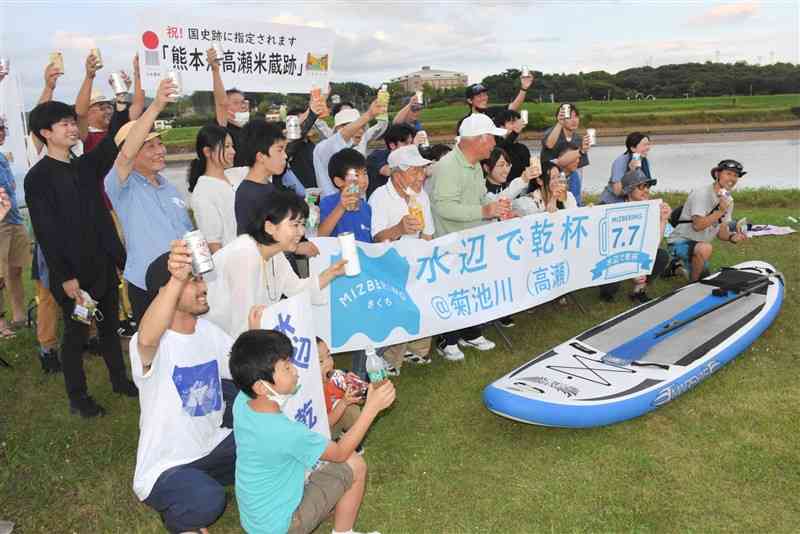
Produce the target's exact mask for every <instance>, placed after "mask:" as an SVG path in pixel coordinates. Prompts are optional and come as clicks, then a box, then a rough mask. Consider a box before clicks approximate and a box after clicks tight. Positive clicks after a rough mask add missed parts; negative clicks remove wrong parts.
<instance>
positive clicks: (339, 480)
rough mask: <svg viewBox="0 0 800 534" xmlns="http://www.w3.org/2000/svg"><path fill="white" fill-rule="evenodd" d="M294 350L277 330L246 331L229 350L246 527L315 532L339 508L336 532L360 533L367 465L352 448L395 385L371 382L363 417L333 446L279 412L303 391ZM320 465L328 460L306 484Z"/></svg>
mask: <svg viewBox="0 0 800 534" xmlns="http://www.w3.org/2000/svg"><path fill="white" fill-rule="evenodd" d="M292 352H293V347H292V343H291V341H289V338H287V337H286V336H285V335H283V334H282V333H280V332H276V331H274V330H249V331H247V332H244V333H243V334H242V335H240V336H239V338H238V339H237V340H236V342H235V343H234V344H233V348H232V349H231V356H230V370H231V375H232V376H233V380H234V382H235V383H236V385H237V386H238V387H239V388H240V389H241V392H240V393H239V395H237V397H236V400H235V401H234V405H233V432H234V438H235V441H236V500H237V502H238V504H239V514H240V521H241V523H242V527H244V529H245V530H246V531H247V532H249V533H251V534H255V533H258V534H261V533H284V532H289V533H292V534H294V533H300V532H304V533H305V532H312V531H313V530H314V529H316V528H317V526H318V525H319V524H320V523H321V522H322V521H324V520H325V519H326V518H327V517H328V515H329V514H330V512H331V510H334V519H333V525H334V527H333V533H332V534H356V533H354V532H353V530H352V529H353V525H354V524H355V521H356V517H357V516H358V509H359V507H360V506H361V500H362V498H363V496H364V488H365V485H366V478H367V464H366V463H365V462H364V459H363V457H361V456H360V455H358V454H356V453H355V452H354V451H355V449H356V447H357V446H358V444H359V443H360V442H361V440H362V439H363V438H364V434H366V432H367V430H368V429H369V427H370V425H371V424H372V422H373V421H374V419H375V417H376V416H377V415H378V413H380V412H381V411H382V410H384V409H386V408H388V407H389V406H390V405H391V404H392V402H394V398H395V390H394V385H392V383H391V382H386V383H384V384H382V385H380V386H378V387H374V386H372V385H370V387H369V391H368V395H367V401H366V404H365V405H364V409H363V410H362V412H361V416H360V417H359V418H358V420H357V421H356V422H355V424H354V425H353V426H352V427H351V428H350V430H348V431H347V432H346V433H345V434H344V435H343V436H342V437H341V438H340V439H339V441H338V442H335V441H330V440H328V439H327V438H326V437H325V436H323V435H321V434H319V433H317V432H314V431H312V430H310V429H309V428H307V427H306V426H305V425H304V424H303V423H300V422H297V421H293V420H291V419H289V418H288V417H286V416H285V415H284V414H283V412H281V408H282V407H283V405H284V404H285V403H286V401H287V400H288V399H289V398H290V397H291V396H292V395H293V394H295V393H296V392H297V389H298V388H297V378H298V377H297V369H296V368H295V367H294V365H292V363H291V362H290V360H289V358H290V357H291V355H292ZM319 460H325V461H327V462H330V463H328V464H325V465H323V466H322V467H320V468H319V469H316V470H315V471H313V472H312V473H311V475H310V476H309V477H308V480H306V481H305V482H304V476H305V471H306V470H310V469H312V468H313V467H314V466H315V465H316V464H317V462H318V461H319Z"/></svg>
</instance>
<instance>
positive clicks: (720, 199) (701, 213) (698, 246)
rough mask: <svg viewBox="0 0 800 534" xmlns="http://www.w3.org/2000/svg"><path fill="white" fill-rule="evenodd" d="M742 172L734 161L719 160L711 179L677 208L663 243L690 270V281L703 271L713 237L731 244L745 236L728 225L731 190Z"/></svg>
mask: <svg viewBox="0 0 800 534" xmlns="http://www.w3.org/2000/svg"><path fill="white" fill-rule="evenodd" d="M745 174H747V173H746V172H745V171H744V168H743V167H742V164H741V163H739V162H738V161H736V160H732V159H724V160H722V161H720V162H719V164H718V165H717V166H716V167H714V168H713V169H711V177H712V178H713V179H714V183H713V184H711V185H710V186H705V187H701V188H700V189H695V190H693V191H692V192H691V193H689V198H688V199H687V200H686V203H685V204H684V205H683V207H682V208H681V211H680V217H679V220H678V224H677V226H676V227H675V230H674V231H673V232H672V233H671V234H670V236H669V238H668V239H667V246H668V247H669V251H670V253H671V254H672V256H673V257H676V258H678V259H679V260H680V261H681V262H682V263H683V265H684V267H685V268H686V269H689V270H690V271H691V272H690V276H689V279H690V281H692V282H696V281H697V280H699V279H700V278H703V277H704V276H706V275H707V273H708V261H709V259H711V252H712V251H713V247H712V246H711V241H713V240H714V238H715V237H719V238H720V239H721V240H723V241H730V242H731V243H734V244H736V243H738V242H740V241H744V240H745V239H747V234H745V233H744V232H731V230H730V227H729V226H728V223H730V222H731V220H732V217H733V197H731V191H733V190H734V188H735V187H736V184H737V182H738V181H739V178H741V177H742V176H744V175H745ZM676 209H677V208H676Z"/></svg>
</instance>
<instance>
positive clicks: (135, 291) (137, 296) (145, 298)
mask: <svg viewBox="0 0 800 534" xmlns="http://www.w3.org/2000/svg"><path fill="white" fill-rule="evenodd" d="M128 298H129V299H130V301H131V308H133V320H134V321H135V322H136V324H137V325H138V324H139V323H141V322H142V317H143V316H144V312H146V311H147V308H148V307H149V306H150V303H151V302H153V299H152V298H150V294H149V293H148V292H147V291H145V290H144V289H141V288H140V287H137V286H135V285H134V284H132V283H131V282H128Z"/></svg>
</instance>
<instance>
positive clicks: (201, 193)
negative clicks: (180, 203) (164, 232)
mask: <svg viewBox="0 0 800 534" xmlns="http://www.w3.org/2000/svg"><path fill="white" fill-rule="evenodd" d="M195 149H196V151H197V158H196V159H194V160H192V164H191V165H190V167H189V176H188V182H189V193H191V195H192V211H193V212H194V219H195V222H197V229H198V230H200V231H201V232H203V236H205V238H206V241H208V247H209V248H210V249H211V252H212V253H214V252H216V251H217V250H219V249H221V248H222V247H224V246H225V245H227V244H228V243H230V242H231V241H233V240H234V239H236V215H235V213H234V203H235V200H236V188H237V187H238V185H239V183H240V182H241V179H240V178H237V177H236V176H235V175H234V174H231V173H230V172H226V169H230V168H231V166H232V165H233V158H234V156H235V155H236V150H235V149H234V148H233V140H232V139H231V136H230V135H228V132H227V131H226V130H225V128H223V127H221V126H217V125H216V124H209V125H208V126H203V128H201V129H200V131H199V132H198V133H197V141H196V143H195Z"/></svg>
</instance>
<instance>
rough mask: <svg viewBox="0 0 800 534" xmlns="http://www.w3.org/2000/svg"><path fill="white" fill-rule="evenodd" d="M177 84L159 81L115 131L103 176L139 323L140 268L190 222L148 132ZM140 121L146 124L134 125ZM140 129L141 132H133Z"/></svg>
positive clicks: (143, 300) (159, 146) (142, 301)
mask: <svg viewBox="0 0 800 534" xmlns="http://www.w3.org/2000/svg"><path fill="white" fill-rule="evenodd" d="M175 89H176V86H175V85H174V84H173V83H172V82H169V81H162V82H161V85H159V88H158V94H157V95H156V99H155V100H154V101H153V103H152V104H150V107H149V108H147V111H145V112H144V114H143V115H142V116H141V117H140V118H139V119H138V120H135V121H133V122H129V123H128V124H126V125H125V126H123V127H122V128H120V130H119V132H117V135H116V136H114V142H115V143H116V144H117V146H118V147H119V156H117V160H116V161H115V162H114V167H113V168H112V169H111V172H109V173H108V175H107V176H106V180H105V187H106V193H107V194H108V197H109V198H110V199H111V203H112V204H113V205H114V208H115V209H116V211H117V214H118V215H119V218H120V222H121V223H122V230H123V233H124V234H125V243H126V244H127V247H128V259H127V262H126V263H125V272H124V276H125V279H126V280H127V281H128V291H129V294H130V299H131V306H132V307H133V319H134V321H136V323H137V324H138V323H139V321H140V320H141V319H142V316H143V315H144V312H145V310H147V307H148V306H149V305H150V300H151V298H150V296H149V295H148V292H147V284H146V283H145V273H146V272H147V267H148V266H149V265H150V263H151V262H152V261H153V260H154V259H156V258H157V257H158V256H160V255H161V254H163V253H165V252H167V251H168V250H169V246H170V243H171V242H172V241H173V240H175V239H181V238H183V235H184V234H185V233H186V232H189V231H191V230H192V221H191V219H189V213H188V211H187V210H186V204H185V203H184V201H183V199H182V198H181V194H180V193H179V192H178V189H177V188H176V187H175V186H174V185H172V184H171V183H169V181H167V179H166V178H164V177H163V176H162V175H161V174H159V172H160V171H162V170H163V169H164V167H166V160H165V158H164V156H166V153H167V150H166V148H165V147H164V145H163V143H162V142H161V138H160V135H161V134H159V133H158V132H153V131H150V132H149V133H147V132H148V131H149V130H150V129H151V128H152V127H153V122H155V120H156V118H157V117H158V114H159V113H160V112H161V111H163V110H164V108H165V107H166V105H167V104H168V103H169V102H172V101H174V98H171V97H170V96H169V95H171V94H172V93H173V92H174V91H175ZM142 122H144V124H145V126H144V127H140V128H137V125H139V124H142ZM134 131H144V132H145V135H136V136H134V135H132V133H133V132H134Z"/></svg>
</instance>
